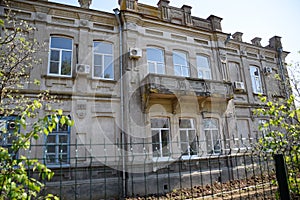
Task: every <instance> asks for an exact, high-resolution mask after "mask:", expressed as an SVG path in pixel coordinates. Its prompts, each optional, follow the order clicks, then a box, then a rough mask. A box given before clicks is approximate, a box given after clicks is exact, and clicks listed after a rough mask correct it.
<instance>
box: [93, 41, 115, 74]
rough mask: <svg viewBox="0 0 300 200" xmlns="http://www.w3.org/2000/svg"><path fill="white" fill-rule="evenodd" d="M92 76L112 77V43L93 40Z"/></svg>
mask: <svg viewBox="0 0 300 200" xmlns="http://www.w3.org/2000/svg"><path fill="white" fill-rule="evenodd" d="M93 52H94V65H93V66H94V67H93V77H94V78H100V79H114V62H113V45H112V44H110V43H107V42H94V50H93Z"/></svg>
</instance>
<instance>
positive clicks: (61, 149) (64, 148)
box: [59, 145, 68, 153]
mask: <svg viewBox="0 0 300 200" xmlns="http://www.w3.org/2000/svg"><path fill="white" fill-rule="evenodd" d="M66 152H68V146H67V145H59V153H66Z"/></svg>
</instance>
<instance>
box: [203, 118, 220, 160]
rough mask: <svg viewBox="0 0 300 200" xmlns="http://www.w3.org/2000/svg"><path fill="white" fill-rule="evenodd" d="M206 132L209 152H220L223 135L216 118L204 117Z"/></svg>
mask: <svg viewBox="0 0 300 200" xmlns="http://www.w3.org/2000/svg"><path fill="white" fill-rule="evenodd" d="M204 133H205V138H206V149H207V154H220V153H221V136H220V132H219V122H218V120H217V119H214V118H207V119H204Z"/></svg>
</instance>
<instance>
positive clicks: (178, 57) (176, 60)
mask: <svg viewBox="0 0 300 200" xmlns="http://www.w3.org/2000/svg"><path fill="white" fill-rule="evenodd" d="M173 64H174V73H175V75H176V76H184V77H189V76H190V68H189V66H188V62H187V55H186V53H183V52H179V51H174V52H173Z"/></svg>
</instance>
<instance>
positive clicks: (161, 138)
mask: <svg viewBox="0 0 300 200" xmlns="http://www.w3.org/2000/svg"><path fill="white" fill-rule="evenodd" d="M151 135H152V151H153V157H159V158H162V157H169V156H170V152H171V151H170V122H169V118H152V119H151Z"/></svg>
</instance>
